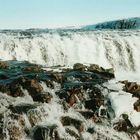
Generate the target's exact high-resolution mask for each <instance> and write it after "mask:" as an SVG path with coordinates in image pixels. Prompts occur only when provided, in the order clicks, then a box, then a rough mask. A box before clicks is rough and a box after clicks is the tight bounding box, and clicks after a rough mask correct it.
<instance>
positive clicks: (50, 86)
mask: <svg viewBox="0 0 140 140" xmlns="http://www.w3.org/2000/svg"><path fill="white" fill-rule="evenodd" d="M45 82H46V85H47V87H49V88H52V89H54V83H53V81H52V80H47V81H45Z"/></svg>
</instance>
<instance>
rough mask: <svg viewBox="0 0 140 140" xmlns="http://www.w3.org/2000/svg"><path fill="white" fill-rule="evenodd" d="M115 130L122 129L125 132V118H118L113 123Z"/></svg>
mask: <svg viewBox="0 0 140 140" xmlns="http://www.w3.org/2000/svg"><path fill="white" fill-rule="evenodd" d="M114 129H115V130H117V131H124V132H127V123H126V121H125V120H120V121H119V122H118V123H116V124H115V127H114Z"/></svg>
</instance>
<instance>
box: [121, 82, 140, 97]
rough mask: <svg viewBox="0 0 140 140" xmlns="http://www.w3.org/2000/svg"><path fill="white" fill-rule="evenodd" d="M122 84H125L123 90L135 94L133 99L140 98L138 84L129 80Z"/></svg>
mask: <svg viewBox="0 0 140 140" xmlns="http://www.w3.org/2000/svg"><path fill="white" fill-rule="evenodd" d="M121 83H123V84H125V85H124V87H123V90H124V91H126V92H129V93H132V94H133V97H138V98H140V85H138V84H137V83H136V82H128V81H127V80H125V81H121Z"/></svg>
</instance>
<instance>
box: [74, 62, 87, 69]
mask: <svg viewBox="0 0 140 140" xmlns="http://www.w3.org/2000/svg"><path fill="white" fill-rule="evenodd" d="M86 68H87V67H86V66H85V65H83V64H80V63H76V64H74V65H73V69H74V70H79V71H85V70H86Z"/></svg>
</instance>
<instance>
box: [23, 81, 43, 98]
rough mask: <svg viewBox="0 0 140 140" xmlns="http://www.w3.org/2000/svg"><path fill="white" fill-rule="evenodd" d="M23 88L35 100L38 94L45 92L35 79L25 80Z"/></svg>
mask: <svg viewBox="0 0 140 140" xmlns="http://www.w3.org/2000/svg"><path fill="white" fill-rule="evenodd" d="M23 87H24V88H25V89H27V90H28V92H29V94H30V95H31V96H32V97H33V98H34V97H35V96H36V95H38V93H41V92H42V91H43V87H42V86H41V85H40V83H39V82H38V81H37V80H35V79H32V80H25V82H24V83H23Z"/></svg>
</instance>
